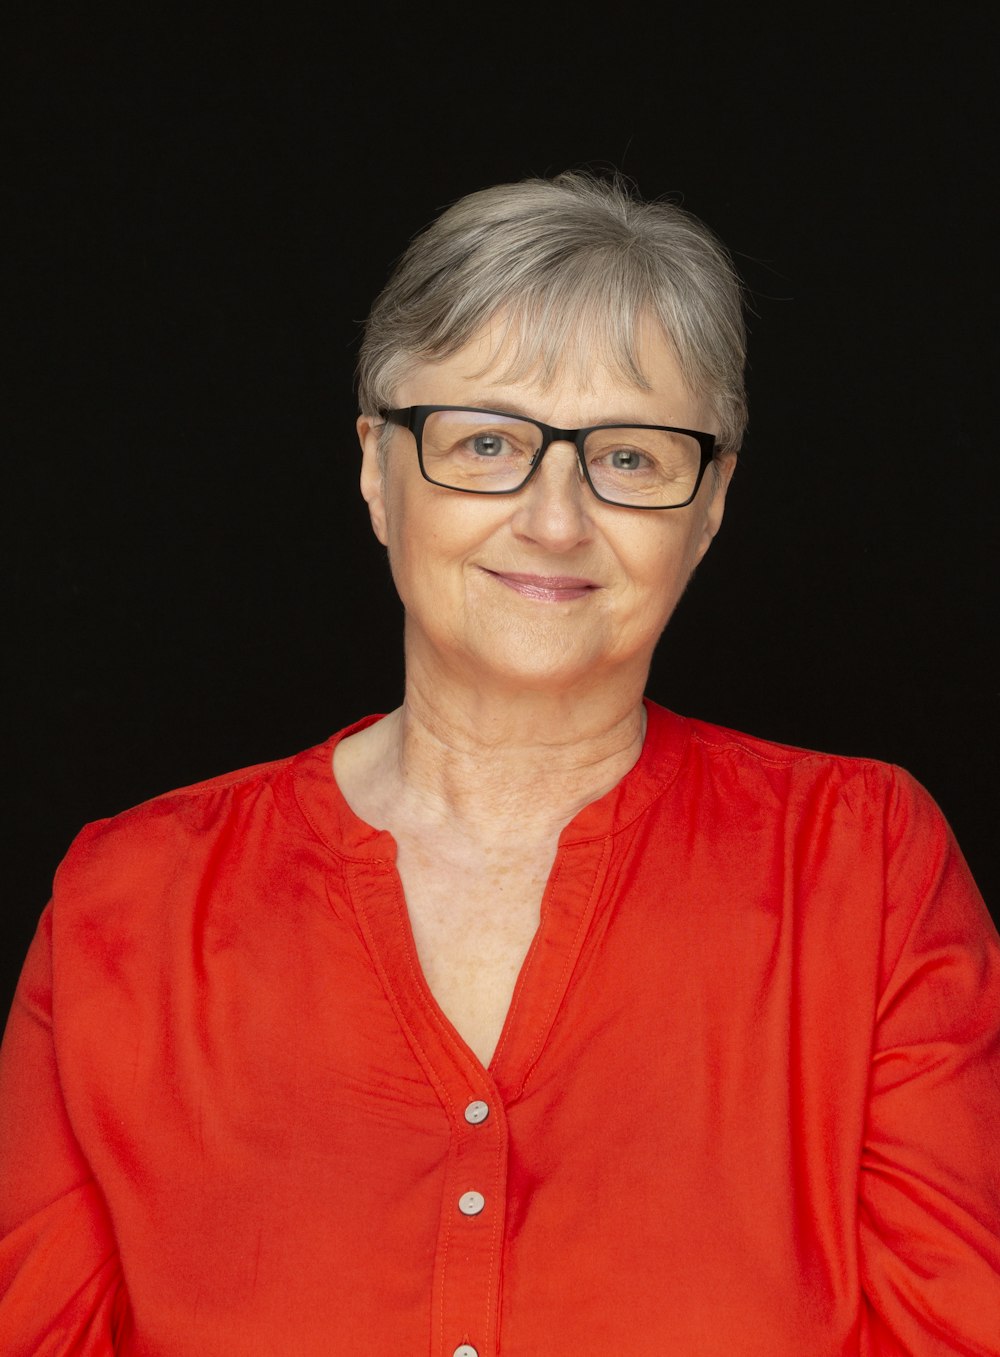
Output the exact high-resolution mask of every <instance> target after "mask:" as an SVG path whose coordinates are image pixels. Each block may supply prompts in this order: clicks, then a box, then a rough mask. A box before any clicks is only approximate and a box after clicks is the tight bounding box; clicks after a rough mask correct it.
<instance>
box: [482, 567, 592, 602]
mask: <svg viewBox="0 0 1000 1357" xmlns="http://www.w3.org/2000/svg"><path fill="white" fill-rule="evenodd" d="M484 570H485V567H484ZM485 573H486V574H487V575H492V576H493V578H494V579H495V580H499V582H500V583H501V584H505V585H506V586H507V588H508V589H513V591H514V592H515V593H516V594H520V595H521V597H522V598H532V599H536V600H537V601H538V602H540V603H569V602H571V601H572V600H573V599H577V598H585V597H586V596H587V594H592V593H593V592H594V590H595V589H597V588H598V587H599V586H598V585H596V584H595V583H594V582H593V580H585V579H580V578H579V577H578V576H575V575H523V574H521V573H519V572H518V571H502V570H485Z"/></svg>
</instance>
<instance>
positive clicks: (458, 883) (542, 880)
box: [398, 838, 555, 1065]
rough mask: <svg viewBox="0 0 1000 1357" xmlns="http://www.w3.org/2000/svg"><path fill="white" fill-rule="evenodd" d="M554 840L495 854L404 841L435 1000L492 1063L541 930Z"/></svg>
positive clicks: (403, 873) (418, 934) (405, 877)
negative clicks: (519, 980)
mask: <svg viewBox="0 0 1000 1357" xmlns="http://www.w3.org/2000/svg"><path fill="white" fill-rule="evenodd" d="M554 851H555V849H554V845H553V846H552V847H551V848H549V847H545V848H535V849H532V850H530V851H520V852H515V851H511V850H507V851H497V852H493V853H486V852H472V851H468V850H456V849H455V848H454V847H449V846H447V845H444V844H439V845H437V847H436V848H435V846H434V845H430V844H427V843H422V842H421V843H418V842H416V841H407V840H406V839H405V838H404V839H403V840H402V841H401V842H400V843H399V858H398V869H399V875H400V880H401V882H402V885H403V892H404V895H405V898H406V907H407V912H408V914H409V919H410V927H411V930H412V932H413V939H414V943H415V946H416V951H417V957H418V959H419V961H420V967H421V970H422V972H423V975H424V979H425V980H426V982H427V985H428V988H429V989H430V991H431V994H432V995H433V997H434V999H435V1000H436V1002H437V1004H438V1005H439V1007H440V1008H441V1009H442V1011H443V1012H444V1014H445V1016H446V1017H447V1018H448V1019H449V1021H450V1022H451V1023H452V1025H453V1026H454V1027H455V1028H456V1030H457V1031H458V1033H459V1035H460V1036H461V1037H462V1038H463V1040H464V1041H465V1042H466V1044H467V1045H468V1046H470V1047H471V1049H472V1050H473V1051H474V1052H475V1054H476V1056H477V1057H478V1058H479V1060H480V1061H481V1062H482V1063H483V1064H484V1065H487V1064H489V1061H490V1059H491V1057H492V1055H493V1052H494V1050H495V1048H496V1044H497V1042H498V1040H499V1038H500V1033H501V1031H502V1029H503V1025H504V1021H505V1019H506V1016H507V1012H508V1009H509V1008H510V1002H511V997H512V995H513V992H514V987H515V985H516V983H517V977H518V974H519V972H520V970H521V967H522V965H523V962H524V959H525V956H526V955H527V953H528V950H529V948H530V946H531V943H532V939H533V938H534V936H535V933H536V931H537V929H538V923H539V918H540V913H541V903H542V897H543V895H544V893H545V886H546V882H547V880H548V875H549V871H550V869H551V866H552V859H553V856H554Z"/></svg>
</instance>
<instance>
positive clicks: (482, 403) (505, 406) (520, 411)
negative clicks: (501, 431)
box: [461, 396, 670, 429]
mask: <svg viewBox="0 0 1000 1357" xmlns="http://www.w3.org/2000/svg"><path fill="white" fill-rule="evenodd" d="M461 408H462V409H463V410H488V411H489V412H490V413H491V414H494V415H518V416H520V418H521V419H530V420H532V421H533V422H534V423H536V424H539V423H540V424H547V423H548V421H547V420H544V419H539V417H538V415H536V414H535V413H534V412H533V411H531V410H528V409H526V408H525V406H523V405H522V404H521V403H520V402H519V401H518V400H516V399H511V400H508V399H507V398H506V397H505V396H501V397H500V399H499V400H497V398H496V397H495V396H486V397H477V396H470V397H469V403H468V405H464V404H463V405H462V406H461ZM651 423H653V424H654V427H655V426H656V425H660V424H662V425H663V426H664V427H670V426H669V425H667V424H666V422H665V421H662V420H656V421H655V422H654V421H651V420H650V419H649V418H648V417H645V418H644V417H641V416H638V415H632V414H626V415H617V416H610V415H604V416H602V418H601V419H599V420H597V421H596V424H597V425H600V424H623V425H625V426H626V427H628V428H637V427H641V426H642V425H649V424H651ZM549 427H550V428H551V427H553V426H552V425H550V426H549ZM579 427H580V428H581V429H588V428H591V427H593V426H592V425H591V424H581V425H580V426H579Z"/></svg>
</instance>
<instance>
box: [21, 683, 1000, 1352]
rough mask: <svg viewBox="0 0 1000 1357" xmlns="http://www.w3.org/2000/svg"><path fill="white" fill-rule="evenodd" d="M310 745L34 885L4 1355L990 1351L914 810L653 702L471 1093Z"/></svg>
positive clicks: (569, 852)
mask: <svg viewBox="0 0 1000 1357" xmlns="http://www.w3.org/2000/svg"><path fill="white" fill-rule="evenodd" d="M356 728H357V727H354V729H356ZM334 743H335V741H330V742H327V743H326V744H323V745H321V746H319V747H318V748H316V749H313V750H310V751H308V752H306V753H305V754H302V755H300V756H298V757H297V758H294V759H290V760H287V761H283V762H280V763H275V764H268V765H265V766H262V767H258V768H253V769H249V770H246V771H243V772H240V773H236V774H233V775H231V776H229V777H223V778H219V779H216V780H214V781H211V782H207V783H202V784H200V785H199V786H196V787H191V788H187V789H185V790H183V791H178V792H174V793H172V794H170V795H168V796H163V797H160V798H158V799H157V800H154V801H151V802H149V803H148V804H146V805H144V806H140V807H139V808H138V809H136V810H132V811H128V812H127V813H125V814H124V815H121V816H118V817H117V818H115V819H114V820H111V821H107V822H104V823H101V824H98V825H94V826H91V827H89V828H88V829H86V830H84V832H83V833H82V834H81V836H80V838H79V839H78V840H77V842H76V843H75V845H74V847H73V849H72V851H71V852H70V854H69V856H68V857H67V859H66V861H65V862H64V864H63V866H62V867H61V869H60V871H59V874H58V877H57V880H56V889H55V894H54V899H53V903H52V905H51V906H50V908H49V909H48V910H47V911H46V913H45V915H44V916H43V919H42V922H41V925H40V927H39V931H38V935H37V938H36V940H35V942H34V944H33V946H32V949H31V952H30V955H29V957H28V961H27V964H26V966H25V970H24V974H23V977H22V980H21V984H20V987H19V990H18V997H17V1000H16V1002H15V1005H14V1009H13V1011H12V1015H11V1020H10V1023H9V1027H8V1031H7V1035H6V1038H5V1044H4V1048H3V1056H2V1063H0V1080H2V1087H0V1234H2V1235H3V1236H4V1238H3V1242H2V1243H0V1351H2V1353H3V1354H5V1357H20V1355H21V1354H24V1357H29V1354H30V1357H45V1355H47V1354H70V1353H72V1354H74V1357H96V1355H97V1354H109V1353H127V1354H157V1355H158V1357H251V1354H252V1355H253V1357H264V1355H265V1354H266V1355H267V1357H274V1355H275V1354H282V1355H283V1357H284V1354H288V1355H289V1357H313V1355H314V1354H315V1357H330V1354H341V1353H343V1354H355V1353H362V1352H379V1353H393V1354H400V1357H419V1354H433V1357H452V1354H457V1355H458V1357H472V1355H473V1354H476V1353H477V1354H479V1357H493V1355H494V1354H498V1353H499V1354H506V1355H507V1357H542V1354H545V1357H564V1355H565V1357H621V1355H622V1354H626V1353H627V1354H629V1357H663V1355H664V1354H667V1353H671V1354H673V1353H676V1354H685V1357H688V1355H691V1357H694V1355H696V1354H697V1355H698V1357H703V1355H704V1357H711V1355H714V1354H720V1357H721V1355H722V1354H724V1355H725V1357H750V1355H751V1354H759V1357H834V1354H838V1355H840V1354H862V1355H864V1357H869V1355H871V1354H883V1355H885V1357H888V1355H889V1354H893V1355H894V1357H898V1355H899V1354H904V1353H905V1354H912V1355H914V1357H930V1354H943V1353H949V1354H950V1353H964V1354H980V1357H987V1355H988V1354H989V1355H992V1357H995V1354H997V1353H1000V1239H998V1234H1000V1150H998V1137H997V1126H998V1124H1000V1032H998V1029H1000V942H998V939H997V936H996V933H995V931H994V930H993V928H992V925H991V923H990V921H989V918H988V915H987V914H986V911H985V909H984V907H983V905H982V902H981V900H980V899H979V897H978V896H977V894H976V892H975V888H974V886H973V884H972V882H971V880H970V878H969V876H968V873H967V871H966V868H965V866H964V864H963V862H962V859H961V857H960V855H959V853H958V850H957V849H956V846H955V844H954V842H953V840H952V838H951V836H950V834H949V831H948V829H947V827H946V825H945V824H944V822H943V820H942V818H941V816H940V814H939V813H938V812H937V810H936V809H935V807H934V806H933V804H932V803H931V802H930V800H929V799H928V798H927V796H926V795H925V793H923V792H922V791H921V790H920V788H919V787H917V786H916V785H915V784H914V783H913V782H912V780H911V779H909V778H908V777H907V776H906V775H905V774H903V773H900V772H899V771H898V770H896V769H892V768H887V767H885V766H883V765H879V764H874V763H870V762H865V761H860V760H854V759H836V758H830V757H827V756H825V755H819V754H812V753H807V752H803V751H801V750H796V749H787V748H783V747H780V746H776V745H773V744H767V743H764V742H762V741H760V740H754V739H750V738H748V737H746V736H743V735H736V734H733V733H732V732H729V731H725V730H721V729H719V728H717V727H713V726H707V725H704V724H700V723H698V722H694V721H686V720H683V719H681V718H679V717H676V716H672V715H670V714H669V713H667V712H665V711H663V710H661V709H659V708H657V707H655V706H650V708H649V729H648V735H647V739H646V743H645V747H644V749H643V752H642V755H641V757H640V759H639V762H638V763H637V764H636V766H635V768H634V769H633V770H632V771H631V772H630V773H629V774H628V775H627V776H626V777H625V778H624V779H623V781H622V782H621V783H620V784H619V786H618V787H617V788H615V789H614V790H613V791H612V792H610V793H609V794H608V795H607V796H605V797H603V798H602V799H601V800H599V801H597V802H595V803H594V804H592V805H590V806H588V807H586V809H584V810H583V811H582V812H581V813H580V814H579V815H578V816H577V817H576V818H575V819H574V820H573V821H572V823H571V824H570V825H568V826H567V828H566V829H565V830H564V832H563V834H562V836H561V839H560V846H559V851H558V855H557V857H556V861H555V865H554V866H553V869H552V874H551V877H550V879H549V883H548V886H547V889H546V893H545V898H544V903H543V907H542V917H541V924H540V926H539V929H538V932H537V935H536V937H535V940H534V942H533V943H532V946H531V950H530V952H529V954H528V956H527V958H526V960H525V962H524V966H523V968H522V970H521V974H520V978H519V980H518V983H517V988H516V990H515V993H514V998H513V1001H512V1004H511V1008H510V1012H509V1014H508V1017H507V1022H506V1025H505V1027H504V1030H503V1034H502V1036H501V1039H500V1042H499V1045H498V1048H497V1051H496V1054H495V1056H494V1058H493V1060H492V1062H491V1064H490V1067H489V1069H484V1068H483V1067H482V1066H481V1065H480V1064H479V1062H478V1061H477V1060H476V1059H475V1057H474V1056H473V1055H472V1053H471V1052H470V1051H469V1049H468V1048H467V1047H466V1046H465V1044H464V1043H463V1042H462V1041H461V1039H460V1038H459V1037H458V1035H457V1034H456V1032H455V1031H454V1029H453V1028H452V1027H451V1026H450V1024H449V1023H448V1022H447V1020H446V1019H445V1018H444V1016H443V1014H442V1013H441V1011H440V1009H439V1008H438V1007H437V1005H436V1004H435V1002H434V1000H433V999H432V997H431V995H430V993H429V991H428V989H427V986H426V984H425V983H424V980H423V978H422V976H421V973H420V969H419V966H418V964H417V958H416V953H415V950H414V946H413V941H412V937H411V934H410V929H409V925H408V921H407V914H406V907H405V904H404V901H403V896H402V892H401V888H400V883H399V879H398V876H397V875H396V872H395V869H394V865H393V860H394V845H393V841H392V839H391V837H390V836H389V835H388V834H387V833H384V832H379V831H377V830H374V829H372V828H371V827H370V826H368V825H366V824H364V823H362V822H361V821H360V820H358V819H357V818H356V817H355V816H354V815H353V814H352V812H351V811H350V809H349V808H348V806H347V805H346V804H345V802H344V800H343V798H342V797H341V796H340V793H339V792H338V789H337V787H336V784H335V783H334V780H333V776H332V771H331V751H332V748H333V744H334Z"/></svg>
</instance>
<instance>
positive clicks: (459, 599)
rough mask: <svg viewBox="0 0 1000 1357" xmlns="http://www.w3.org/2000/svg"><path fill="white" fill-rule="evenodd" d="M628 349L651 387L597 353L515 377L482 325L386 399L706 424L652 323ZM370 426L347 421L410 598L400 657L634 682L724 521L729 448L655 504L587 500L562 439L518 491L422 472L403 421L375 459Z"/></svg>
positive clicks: (550, 681)
mask: <svg viewBox="0 0 1000 1357" xmlns="http://www.w3.org/2000/svg"><path fill="white" fill-rule="evenodd" d="M639 357H640V360H641V367H642V371H643V372H644V373H645V374H646V376H647V378H648V380H649V388H648V389H641V388H637V387H633V386H631V385H629V384H627V383H623V381H622V379H621V377H619V376H617V375H616V374H614V373H612V372H611V371H609V369H608V368H607V366H606V365H605V364H603V363H602V362H601V361H600V355H583V357H582V359H581V360H580V361H577V360H574V361H573V362H572V363H571V364H567V366H566V368H565V369H564V370H563V371H560V372H558V373H557V374H556V377H555V379H554V380H551V381H548V382H542V381H541V380H540V379H538V378H529V379H525V380H519V381H514V382H511V381H509V380H504V377H503V373H504V370H505V363H504V361H503V359H504V355H503V353H502V352H500V353H499V354H495V353H494V343H493V337H492V336H491V334H490V333H489V332H488V331H487V332H484V333H483V334H482V335H480V336H479V337H478V338H477V339H476V340H474V341H473V342H472V343H470V344H469V345H467V346H466V347H465V348H464V349H461V350H460V351H459V352H457V353H455V354H453V355H452V356H451V357H449V358H446V359H444V360H441V361H439V362H430V363H425V364H422V365H421V366H419V367H417V368H416V369H415V370H414V371H413V372H412V373H411V374H410V376H409V377H408V378H407V379H406V380H405V381H404V382H403V383H402V384H401V386H400V387H399V389H398V390H397V392H396V400H395V404H396V405H397V406H408V405H419V404H423V405H468V406H472V407H482V408H486V409H495V410H498V411H505V412H509V413H515V414H524V415H528V416H530V417H533V418H535V419H539V420H541V421H542V422H544V423H547V424H551V425H554V426H555V427H557V428H562V429H569V428H578V427H584V426H587V425H592V424H602V423H631V424H667V425H677V426H680V427H683V428H689V429H702V430H705V431H707V432H715V431H716V428H717V425H716V423H715V421H714V417H713V416H712V414H711V411H710V409H709V407H708V405H707V403H706V402H705V401H703V400H701V399H699V398H697V397H695V396H693V395H692V394H691V392H690V391H689V390H688V389H687V386H686V385H685V382H684V380H683V378H682V376H681V373H680V370H679V368H678V365H677V361H676V359H675V357H674V355H673V353H672V351H671V350H670V348H669V346H668V345H667V343H666V342H665V340H664V339H663V337H662V335H661V334H660V333H659V331H658V330H657V329H656V328H655V327H653V326H648V327H647V328H646V331H645V333H644V335H643V339H642V344H641V346H640V351H639ZM378 429H379V426H378V424H377V423H376V422H373V421H370V420H368V419H367V418H365V417H362V418H361V419H360V420H359V421H358V432H359V435H360V437H361V443H362V448H363V450H364V456H363V463H362V475H361V486H362V493H363V494H364V497H365V499H366V500H367V502H368V507H369V511H370V513H371V519H372V525H373V527H374V530H375V533H376V535H377V536H378V538H379V540H380V541H381V542H382V543H383V544H384V545H385V546H386V547H387V548H388V551H389V560H390V564H391V567H392V572H393V577H394V579H395V582H396V587H397V589H398V590H399V594H400V597H401V599H402V601H403V605H404V607H405V609H406V650H407V668H408V671H410V672H412V668H411V666H414V665H419V666H420V667H421V668H422V669H423V670H424V671H428V670H429V671H430V672H431V673H432V674H433V673H435V672H436V673H437V674H439V675H440V676H441V677H442V678H443V677H444V676H445V675H447V677H448V678H449V680H451V681H454V680H456V679H457V680H458V681H460V682H465V683H470V684H475V685H477V686H479V687H480V688H482V687H483V686H484V685H501V686H503V685H511V686H512V687H514V688H517V687H521V688H524V687H530V688H533V689H538V688H543V689H546V690H559V689H565V690H567V691H569V690H572V689H573V688H574V687H577V686H579V685H587V686H589V685H593V684H595V683H597V684H601V683H614V682H627V683H632V684H633V685H637V686H638V688H639V689H640V691H641V688H642V686H643V685H644V683H645V677H646V673H647V671H648V668H649V663H650V659H651V657H652V653H653V648H654V646H655V645H656V642H657V640H658V638H659V636H660V633H661V632H662V630H663V628H664V627H665V626H666V623H667V620H668V618H669V617H670V614H671V613H672V612H673V609H674V607H675V606H676V604H677V601H678V599H679V598H680V596H681V594H682V593H683V591H684V588H685V586H686V584H687V582H688V580H689V579H690V576H691V573H692V571H693V570H694V568H695V566H696V565H697V564H698V562H699V561H700V560H701V558H702V556H704V554H705V552H706V551H707V550H708V547H709V545H710V543H711V541H712V538H713V537H714V535H715V533H716V532H717V531H718V528H719V525H720V523H721V522H722V513H723V506H724V501H725V493H726V487H727V485H728V482H729V478H730V475H731V474H732V470H733V465H734V458H727V459H724V460H723V461H721V463H717V464H716V465H717V468H718V472H719V474H718V475H716V474H714V473H713V469H712V468H709V470H708V471H707V472H706V473H705V476H704V479H703V481H702V484H701V487H700V489H699V491H698V494H697V496H696V498H695V500H694V501H693V503H691V504H690V505H687V506H686V507H685V508H682V509H669V510H661V511H653V510H641V509H631V508H620V507H617V506H614V505H610V504H604V503H602V502H601V501H600V500H598V499H597V498H596V497H595V496H594V495H593V493H592V492H591V490H590V488H589V486H588V485H587V484H586V482H585V481H584V480H583V478H582V476H581V474H580V471H579V465H578V462H577V455H576V449H575V447H574V446H573V445H572V444H569V443H553V444H552V446H551V447H550V448H549V449H548V451H547V452H546V454H545V457H544V459H543V461H542V464H541V466H540V467H539V469H538V471H537V472H536V473H535V475H534V477H533V478H532V479H531V480H530V481H529V482H528V484H527V486H525V488H524V489H523V490H520V491H518V492H517V493H516V494H512V495H496V496H490V495H468V494H461V493H459V492H456V491H454V490H446V489H443V488H440V487H438V486H434V485H431V484H429V483H428V482H427V481H425V480H424V479H423V477H422V476H421V474H420V468H419V466H418V463H417V456H416V449H415V445H414V440H413V436H412V434H411V433H410V432H409V431H408V430H405V429H396V430H395V431H394V433H393V435H392V438H391V441H390V444H389V447H388V450H387V457H386V459H385V468H384V470H383V469H382V468H381V467H380V465H379V458H378V453H377V448H378Z"/></svg>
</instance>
